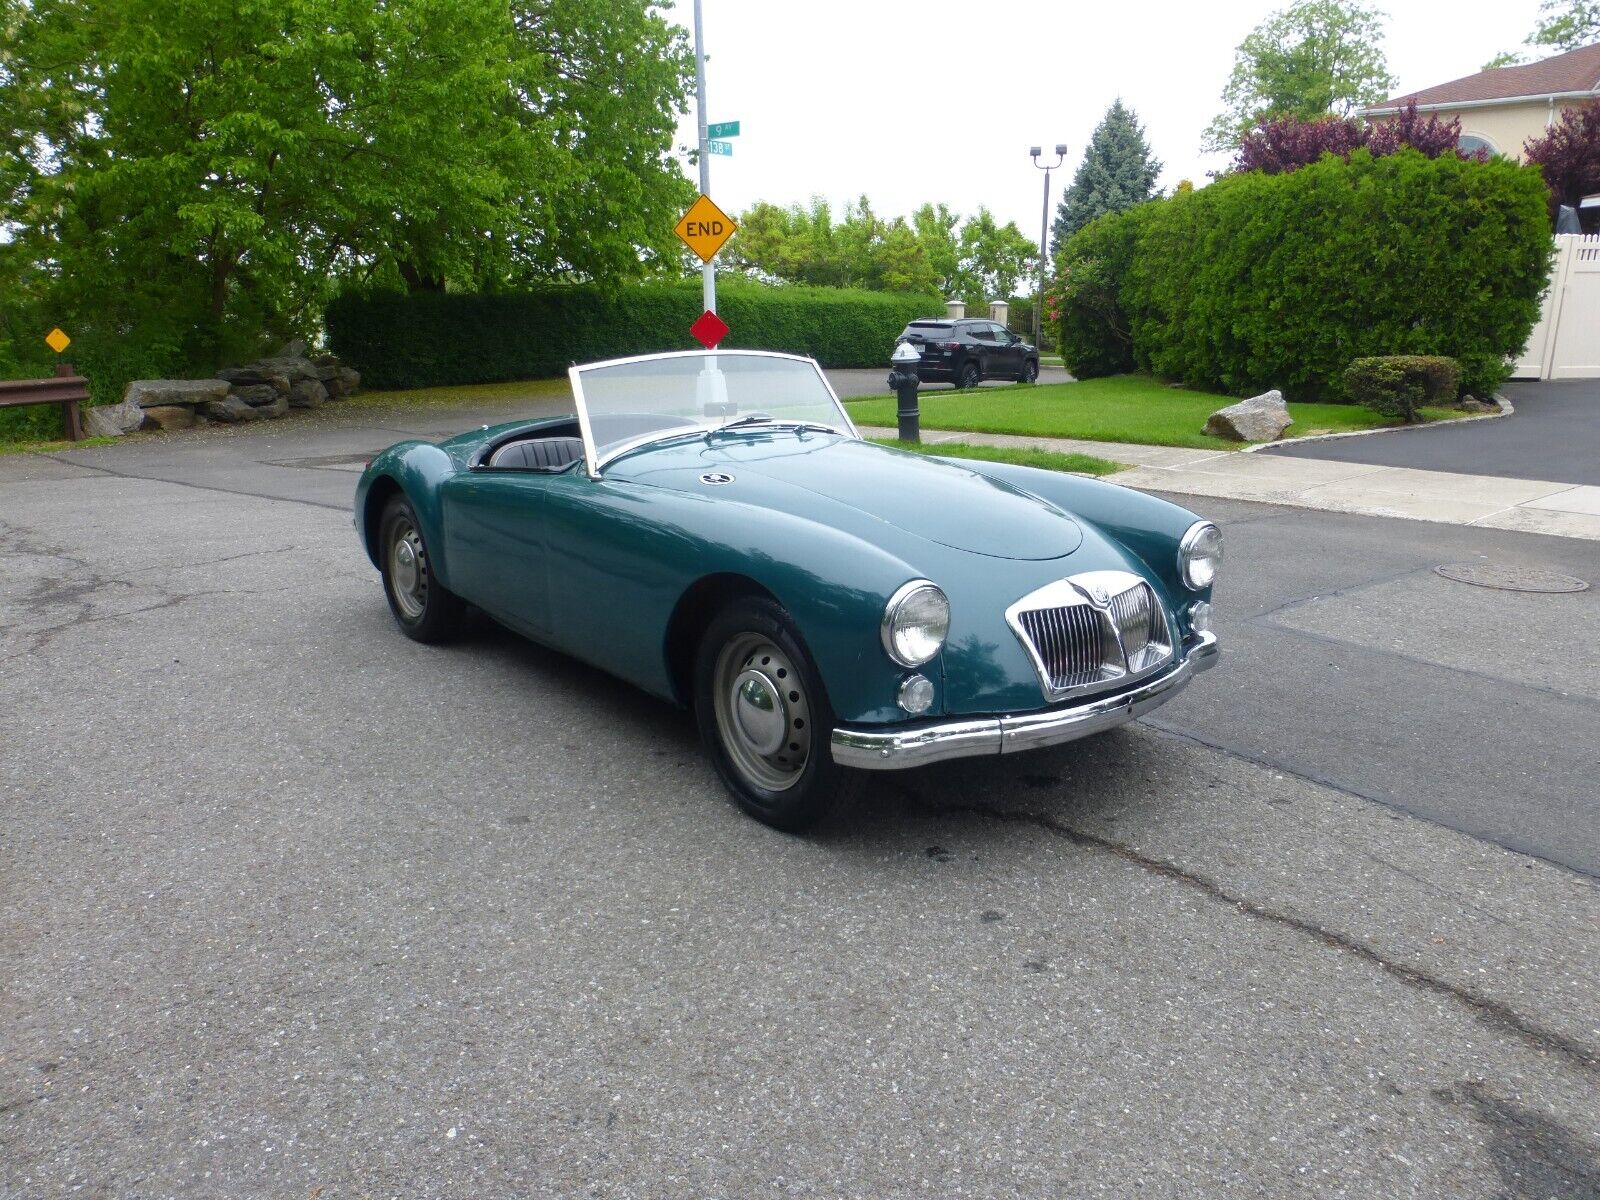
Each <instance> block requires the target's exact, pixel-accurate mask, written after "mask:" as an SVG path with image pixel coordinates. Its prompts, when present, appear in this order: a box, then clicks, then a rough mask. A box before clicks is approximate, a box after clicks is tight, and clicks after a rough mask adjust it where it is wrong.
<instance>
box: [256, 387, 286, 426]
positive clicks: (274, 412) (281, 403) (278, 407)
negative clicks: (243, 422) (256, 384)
mask: <svg viewBox="0 0 1600 1200" xmlns="http://www.w3.org/2000/svg"><path fill="white" fill-rule="evenodd" d="M251 407H253V408H254V409H255V410H256V413H257V415H258V416H260V417H262V418H264V419H266V420H269V421H276V420H277V419H278V418H279V417H281V416H283V415H285V414H286V413H287V412H288V411H289V397H288V396H285V395H282V394H279V393H276V392H275V393H273V397H272V403H271V404H255V405H252V406H251Z"/></svg>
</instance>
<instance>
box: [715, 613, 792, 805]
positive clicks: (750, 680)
mask: <svg viewBox="0 0 1600 1200" xmlns="http://www.w3.org/2000/svg"><path fill="white" fill-rule="evenodd" d="M713 687H714V691H713V693H712V699H713V703H714V705H715V709H716V720H717V732H718V735H719V736H720V738H721V741H722V745H723V748H724V749H725V750H726V751H727V755H728V758H729V760H730V761H731V762H732V764H733V766H734V767H735V769H737V770H738V772H739V774H740V775H742V776H744V778H745V779H746V780H748V781H749V782H750V783H752V784H754V785H755V786H756V787H758V788H761V789H763V790H764V791H769V792H781V791H785V790H786V789H788V788H791V787H793V786H794V785H795V784H796V783H798V782H799V781H800V776H801V774H802V773H803V772H804V771H805V768H806V763H807V761H808V760H809V759H810V757H811V707H810V704H809V702H808V701H807V698H806V694H805V691H804V688H803V687H802V684H801V681H800V673H799V671H798V670H796V668H795V664H794V662H793V661H792V660H791V659H790V658H789V656H788V655H787V654H785V653H784V652H783V651H782V650H780V649H779V648H778V647H777V646H776V645H774V644H773V643H772V642H770V641H768V640H767V639H766V638H765V637H762V636H761V635H760V634H755V633H746V634H740V635H738V636H737V637H735V638H733V639H732V640H731V641H730V642H729V643H728V644H727V645H726V646H724V647H723V649H722V652H721V653H720V654H719V655H718V656H717V667H716V675H715V682H714V684H713Z"/></svg>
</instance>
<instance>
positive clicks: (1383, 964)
mask: <svg viewBox="0 0 1600 1200" xmlns="http://www.w3.org/2000/svg"><path fill="white" fill-rule="evenodd" d="M902 794H903V797H904V799H905V801H906V803H907V805H908V807H910V808H912V809H913V810H915V811H917V812H920V813H922V814H924V815H927V816H934V817H951V816H972V817H981V818H984V819H986V820H990V821H994V822H997V823H999V824H1007V825H1026V826H1030V827H1032V828H1034V829H1040V830H1043V831H1044V832H1045V833H1048V834H1050V835H1051V836H1052V837H1058V838H1060V839H1062V840H1063V841H1066V842H1070V843H1072V844H1073V845H1074V846H1078V847H1080V848H1082V849H1086V850H1102V851H1105V852H1107V853H1109V854H1113V855H1115V856H1116V857H1117V858H1119V859H1121V860H1122V861H1123V862H1126V863H1129V864H1130V865H1132V866H1135V867H1138V868H1139V869H1140V870H1142V871H1146V872H1149V873H1150V874H1152V875H1157V876H1160V877H1161V878H1163V879H1170V880H1172V881H1173V882H1175V883H1179V884H1182V885H1183V886H1185V887H1187V888H1190V889H1191V890H1193V891H1195V892H1197V893H1199V894H1200V895H1202V896H1205V897H1206V898H1207V899H1209V900H1212V901H1214V902H1216V903H1218V904H1222V905H1226V906H1227V907H1229V908H1233V909H1235V910H1237V911H1238V912H1241V913H1243V914H1244V915H1245V916H1247V917H1249V918H1251V919H1253V920H1258V921H1265V922H1267V923H1269V924H1272V925H1276V926H1278V927H1279V928H1282V929H1287V930H1290V931H1292V932H1294V933H1298V934H1301V935H1302V936H1304V937H1308V938H1311V939H1312V940H1314V941H1317V942H1320V943H1322V944H1323V945H1324V946H1326V947H1328V948H1329V949H1332V950H1337V951H1338V952H1340V953H1341V954H1346V955H1349V956H1350V957H1352V958H1356V959H1359V960H1360V961H1362V962H1365V963H1367V964H1368V965H1370V966H1374V967H1377V968H1378V969H1380V970H1381V971H1383V972H1384V973H1385V974H1387V975H1390V976H1391V977H1393V978H1395V979H1397V980H1399V981H1400V982H1401V983H1403V984H1406V985H1407V986H1409V987H1412V988H1415V989H1417V990H1419V991H1424V992H1428V993H1430V994H1432V995H1435V996H1439V997H1442V998H1444V999H1447V1000H1450V1001H1452V1002H1453V1003H1455V1004H1456V1005H1458V1006H1459V1007H1461V1008H1464V1009H1465V1010H1466V1011H1467V1013H1468V1014H1469V1015H1471V1016H1473V1017H1475V1018H1477V1019H1478V1020H1480V1021H1483V1022H1484V1023H1485V1024H1487V1025H1489V1026H1491V1027H1493V1028H1494V1029H1495V1030H1497V1031H1498V1032H1500V1033H1509V1034H1511V1035H1513V1036H1515V1037H1517V1038H1519V1039H1521V1040H1522V1041H1523V1042H1525V1043H1527V1044H1528V1045H1530V1046H1532V1047H1534V1048H1535V1049H1537V1050H1540V1051H1544V1052H1546V1053H1550V1054H1553V1055H1556V1056H1558V1057H1560V1058H1561V1059H1563V1060H1564V1061H1566V1062H1567V1063H1568V1064H1569V1065H1571V1066H1575V1067H1577V1068H1579V1069H1580V1070H1582V1071H1585V1072H1589V1073H1595V1074H1600V1050H1596V1049H1595V1048H1593V1047H1591V1046H1587V1045H1585V1044H1584V1043H1583V1042H1580V1041H1578V1040H1577V1039H1576V1038H1572V1037H1569V1036H1567V1035H1566V1034H1564V1033H1560V1032H1557V1031H1556V1030H1553V1029H1549V1028H1546V1027H1545V1026H1543V1025H1541V1024H1539V1023H1538V1022H1537V1021H1534V1020H1531V1019H1530V1018H1528V1017H1525V1016H1523V1015H1522V1014H1521V1013H1519V1012H1517V1011H1516V1010H1515V1009H1513V1008H1511V1007H1510V1006H1509V1005H1506V1004H1503V1003H1502V1002H1500V1001H1498V1000H1493V999H1490V998H1489V997H1488V996H1484V995H1480V994H1479V993H1477V992H1475V991H1473V990H1472V989H1470V988H1466V987H1462V986H1460V985H1458V984H1454V983H1451V982H1450V981H1448V980H1446V979H1441V978H1439V977H1438V976H1437V975H1432V974H1429V973H1428V972H1427V971H1424V970H1422V969H1421V968H1419V967H1412V966H1407V965H1406V964H1405V963H1400V962H1395V961H1394V960H1393V959H1389V958H1385V957H1384V956H1383V955H1382V954H1381V953H1379V952H1378V951H1377V950H1374V949H1373V948H1372V947H1371V946H1368V945H1367V944H1365V943H1364V942H1360V941H1357V940H1356V939H1355V938H1353V937H1351V936H1350V935H1348V934H1344V933H1339V932H1337V931H1336V930H1332V929H1328V928H1326V927H1324V926H1321V925H1318V924H1317V923H1316V922H1314V921H1310V920H1307V919H1306V918H1304V917H1297V916H1295V915H1294V914H1293V913H1289V912H1284V911H1282V910H1280V909H1276V908H1272V907H1270V906H1269V905H1266V904H1262V903H1260V902H1259V901H1256V900H1250V899H1247V898H1245V897H1243V896H1238V895H1235V894H1234V893H1232V892H1230V891H1228V889H1227V888H1225V887H1224V886H1223V885H1222V884H1220V883H1218V882H1217V881H1216V880H1214V879H1211V878H1209V877H1207V876H1205V875H1202V874H1200V873H1199V872H1197V871H1192V870H1189V869H1188V868H1185V867H1181V866H1179V865H1178V864H1177V863H1173V862H1168V861H1167V860H1165V859H1160V858H1153V857H1151V856H1150V855H1147V854H1143V853H1141V852H1139V851H1138V850H1135V849H1133V847H1131V846H1126V845H1123V844H1122V843H1121V842H1114V841H1112V840H1111V839H1110V838H1106V837H1102V836H1101V835H1099V834H1095V833H1088V832H1086V831H1084V830H1082V829H1077V828H1075V827H1073V826H1071V825H1068V824H1066V823H1065V822H1063V821H1059V820H1057V819H1056V818H1054V817H1052V816H1049V815H1048V814H1045V813H1036V812H1026V811H1019V810H1016V809H1006V808H999V807H996V806H994V805H992V804H975V803H967V804H950V805H939V804H930V803H929V802H927V801H926V800H924V799H922V798H921V797H920V796H918V795H917V794H916V793H914V792H910V791H906V792H903V793H902Z"/></svg>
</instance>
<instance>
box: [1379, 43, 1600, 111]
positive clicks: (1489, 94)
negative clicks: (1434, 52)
mask: <svg viewBox="0 0 1600 1200" xmlns="http://www.w3.org/2000/svg"><path fill="white" fill-rule="evenodd" d="M1597 90H1600V42H1596V43H1595V44H1594V45H1592V46H1580V47H1578V49H1576V50H1569V51H1567V52H1566V53H1565V54H1557V55H1556V56H1555V57H1554V58H1545V59H1540V60H1539V61H1538V62H1533V63H1525V64H1523V65H1522V66H1520V67H1499V68H1497V69H1495V70H1493V71H1479V72H1478V73H1477V74H1476V75H1467V76H1465V77H1463V78H1461V79H1452V80H1451V81H1450V82H1449V83H1441V84H1438V85H1437V86H1435V87H1430V88H1423V89H1422V90H1421V91H1420V92H1407V93H1405V94H1404V95H1401V96H1395V97H1393V98H1391V99H1389V100H1385V101H1384V102H1383V103H1382V104H1379V105H1375V106H1374V107H1376V108H1404V107H1405V106H1406V105H1407V104H1417V105H1423V104H1466V103H1470V102H1472V101H1484V100H1509V99H1511V98H1512V97H1514V96H1548V95H1551V94H1552V93H1557V92H1594V91H1597Z"/></svg>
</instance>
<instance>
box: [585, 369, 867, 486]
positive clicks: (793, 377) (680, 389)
mask: <svg viewBox="0 0 1600 1200" xmlns="http://www.w3.org/2000/svg"><path fill="white" fill-rule="evenodd" d="M569 374H570V376H571V378H572V392H573V396H574V398H575V399H576V400H577V402H578V421H579V424H580V425H581V426H582V429H583V442H584V447H583V448H584V455H585V459H586V462H587V465H588V468H589V471H590V473H591V474H593V473H595V472H597V471H598V470H599V469H600V467H601V466H603V465H604V464H605V462H606V461H607V460H608V459H609V458H611V457H613V456H614V455H616V454H617V453H618V452H619V451H620V450H623V449H626V448H628V447H630V446H633V445H638V444H640V443H641V442H648V441H652V440H655V439H656V438H659V437H667V436H671V435H672V434H674V433H696V432H708V431H711V430H715V429H724V428H727V427H729V426H732V425H735V424H738V425H741V426H759V425H765V424H770V423H774V422H776V423H788V424H800V425H816V426H825V427H827V428H829V429H833V430H836V431H837V432H839V433H843V434H847V435H849V436H855V428H854V426H852V425H851V423H850V418H849V417H848V416H846V415H845V412H844V409H843V408H841V407H840V405H839V401H838V398H837V397H835V396H834V394H833V389H832V388H831V387H829V386H828V381H827V380H826V379H825V378H824V377H823V374H822V371H821V369H820V368H819V367H818V366H817V364H816V363H815V362H813V361H812V360H811V359H809V358H796V357H793V356H791V355H787V354H771V353H766V352H763V351H746V350H713V351H704V352H701V351H694V352H690V353H684V354H654V355H650V356H648V357H645V358H628V359H618V360H616V361H614V362H603V363H594V364H592V365H590V366H584V367H573V368H572V369H571V371H570V372H569Z"/></svg>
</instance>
